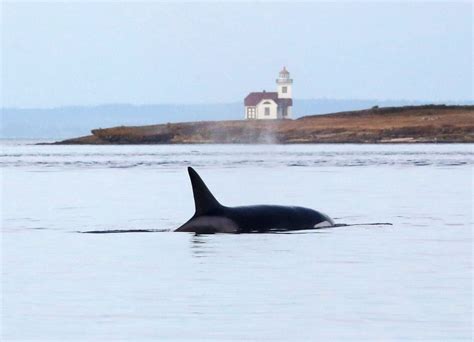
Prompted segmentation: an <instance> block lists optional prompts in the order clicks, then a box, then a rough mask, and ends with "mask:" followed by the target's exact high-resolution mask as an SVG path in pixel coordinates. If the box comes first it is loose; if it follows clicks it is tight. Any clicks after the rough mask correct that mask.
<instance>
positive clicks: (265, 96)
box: [244, 91, 278, 106]
mask: <svg viewBox="0 0 474 342" xmlns="http://www.w3.org/2000/svg"><path fill="white" fill-rule="evenodd" d="M262 100H273V101H275V102H277V100H278V93H277V92H271V91H270V92H268V91H262V92H258V93H250V94H248V95H247V97H246V98H245V100H244V103H245V105H246V106H256V105H257V104H258V103H259V102H260V101H262Z"/></svg>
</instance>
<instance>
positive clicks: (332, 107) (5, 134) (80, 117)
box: [0, 99, 472, 139]
mask: <svg viewBox="0 0 474 342" xmlns="http://www.w3.org/2000/svg"><path fill="white" fill-rule="evenodd" d="M421 104H426V102H422V101H415V102H414V101H403V100H393V101H379V100H334V99H313V100H301V99H300V100H298V99H296V100H295V101H294V108H293V109H294V110H293V112H294V118H299V117H302V116H305V115H318V114H326V113H333V112H340V111H349V110H359V109H366V108H371V107H373V106H380V107H388V106H406V105H421ZM453 104H454V103H453ZM456 104H472V102H470V103H466V102H463V103H456ZM1 114H2V118H1V125H0V137H2V138H8V139H11V138H22V139H26V138H32V139H35V138H53V139H64V138H67V137H72V136H81V135H87V134H90V131H91V130H92V129H95V128H103V127H113V126H142V125H151V124H160V123H168V122H190V121H216V120H217V121H219V120H240V119H242V117H243V103H242V102H233V103H222V104H193V105H178V104H176V105H173V104H159V105H130V104H106V105H100V106H70V107H58V108H49V109H21V108H3V109H2V113H1Z"/></svg>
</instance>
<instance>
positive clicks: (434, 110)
mask: <svg viewBox="0 0 474 342" xmlns="http://www.w3.org/2000/svg"><path fill="white" fill-rule="evenodd" d="M91 133H92V134H91V135H89V136H85V137H79V138H73V139H67V140H63V141H59V142H55V143H54V144H62V145H64V144H69V145H74V144H94V145H105V144H271V143H275V144H301V143H308V144H315V143H473V142H474V106H447V105H426V106H405V107H386V108H378V107H374V108H371V109H367V110H360V111H351V112H341V113H333V114H325V115H312V116H305V117H302V118H299V119H297V120H271V121H270V120H269V121H263V120H259V121H249V120H239V121H207V122H185V123H168V124H161V125H151V126H137V127H126V126H120V127H113V128H105V129H94V130H92V132H91Z"/></svg>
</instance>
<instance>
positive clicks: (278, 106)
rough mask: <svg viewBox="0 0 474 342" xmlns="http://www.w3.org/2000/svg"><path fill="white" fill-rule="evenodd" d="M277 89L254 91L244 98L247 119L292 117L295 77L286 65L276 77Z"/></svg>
mask: <svg viewBox="0 0 474 342" xmlns="http://www.w3.org/2000/svg"><path fill="white" fill-rule="evenodd" d="M276 84H277V91H276V92H269V91H265V90H264V91H262V92H253V93H250V94H248V95H247V97H246V98H245V99H244V105H245V118H246V119H247V120H270V119H291V108H292V107H293V99H292V97H291V96H292V89H291V88H292V86H293V79H291V78H290V73H289V72H288V70H286V67H283V69H282V70H281V71H280V73H279V74H278V78H277V79H276Z"/></svg>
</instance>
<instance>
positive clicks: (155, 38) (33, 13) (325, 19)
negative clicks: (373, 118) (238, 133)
mask: <svg viewBox="0 0 474 342" xmlns="http://www.w3.org/2000/svg"><path fill="white" fill-rule="evenodd" d="M1 19H2V20H1V38H2V41H1V42H2V46H1V67H2V68H1V103H0V106H2V107H24V108H29V107H41V108H47V107H56V106H64V105H98V104H105V103H132V104H159V103H167V104H169V103H176V104H180V103H182V104H191V103H225V102H236V101H242V99H243V98H244V97H245V96H246V95H247V94H248V93H249V92H251V91H261V90H263V89H265V90H267V91H275V89H276V86H275V78H276V77H277V76H278V71H279V70H280V69H281V68H282V67H283V66H286V67H287V69H288V70H289V71H290V73H291V77H292V78H293V79H294V85H293V96H294V97H295V98H298V99H314V98H334V99H379V100H386V99H406V100H432V101H448V100H454V101H456V100H472V99H473V97H474V96H473V85H472V80H473V74H472V66H473V63H472V62H473V57H472V40H473V37H472V35H473V34H472V27H473V26H472V25H473V7H472V4H471V3H470V2H462V3H453V2H450V3H439V2H438V3H428V2H417V3H413V2H398V3H397V2H388V3H375V2H343V3H335V2H323V3H321V2H318V3H296V2H291V3H290V2H278V3H271V2H239V3H221V2H219V3H216V2H207V3H182V2H179V3H163V2H139V3H133V2H113V1H112V2H77V1H75V2H70V3H67V2H33V3H31V2H29V3H27V2H3V3H2V7H1Z"/></svg>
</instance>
